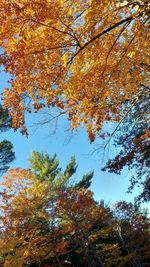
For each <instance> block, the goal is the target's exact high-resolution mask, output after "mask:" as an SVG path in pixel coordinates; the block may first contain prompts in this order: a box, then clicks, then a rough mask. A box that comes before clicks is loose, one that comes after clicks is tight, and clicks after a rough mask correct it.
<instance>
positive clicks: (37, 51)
mask: <svg viewBox="0 0 150 267" xmlns="http://www.w3.org/2000/svg"><path fill="white" fill-rule="evenodd" d="M148 15H149V1H147V0H138V1H134V0H132V1H128V0H127V1H124V0H123V1H117V0H106V1H99V0H82V1H80V0H77V1H74V2H72V1H70V0H68V1H61V0H56V1H51V0H43V1H41V0H36V1H34V2H33V1H31V0H28V1H27V0H17V1H14V0H11V1H10V0H2V1H1V3H0V23H1V30H0V33H1V42H0V45H1V48H2V50H1V51H2V52H1V59H0V62H1V64H2V65H3V66H4V68H5V70H6V72H8V73H9V74H10V76H11V79H10V81H9V82H10V86H9V88H6V89H5V92H4V98H5V106H6V107H7V108H9V113H10V115H11V116H12V118H13V121H12V123H13V127H14V128H16V129H18V128H21V131H22V132H26V128H25V126H24V124H25V117H24V115H25V112H31V111H32V110H33V109H34V110H35V111H38V110H39V109H40V108H42V107H43V106H48V107H49V106H52V107H57V108H59V109H61V110H63V111H64V112H65V113H67V114H68V119H69V120H70V121H71V127H72V128H76V127H78V126H79V125H80V124H83V125H85V126H86V129H87V133H88V135H89V138H90V140H91V141H93V140H94V138H95V135H96V134H97V133H98V132H99V131H100V130H101V127H102V125H103V123H104V122H106V121H118V120H120V109H121V108H122V103H123V102H124V101H126V100H128V99H131V98H132V99H133V98H134V97H135V96H136V94H137V93H138V92H139V91H140V85H141V84H146V83H147V78H148V64H149V63H148V56H147V51H148Z"/></svg>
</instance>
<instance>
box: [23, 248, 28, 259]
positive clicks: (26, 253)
mask: <svg viewBox="0 0 150 267" xmlns="http://www.w3.org/2000/svg"><path fill="white" fill-rule="evenodd" d="M28 256H29V251H28V250H25V252H24V253H23V258H24V259H25V258H27V257H28Z"/></svg>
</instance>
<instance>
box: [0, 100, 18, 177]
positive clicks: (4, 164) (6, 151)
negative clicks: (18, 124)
mask: <svg viewBox="0 0 150 267" xmlns="http://www.w3.org/2000/svg"><path fill="white" fill-rule="evenodd" d="M10 127H11V118H10V116H9V115H8V111H7V110H6V109H3V107H2V105H1V104H0V132H4V131H7V130H8V129H9V128H10ZM14 159H15V154H14V152H13V145H12V143H11V142H9V141H7V140H3V141H1V142H0V174H3V173H4V172H5V171H7V169H8V168H9V166H8V164H9V163H10V162H12V161H13V160H14Z"/></svg>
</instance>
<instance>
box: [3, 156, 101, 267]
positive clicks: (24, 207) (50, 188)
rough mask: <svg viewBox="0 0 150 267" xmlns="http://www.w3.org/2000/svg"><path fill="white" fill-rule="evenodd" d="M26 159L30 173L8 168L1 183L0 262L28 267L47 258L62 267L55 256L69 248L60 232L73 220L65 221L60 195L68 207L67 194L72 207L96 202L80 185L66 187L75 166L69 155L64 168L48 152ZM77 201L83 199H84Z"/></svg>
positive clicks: (68, 228)
mask: <svg viewBox="0 0 150 267" xmlns="http://www.w3.org/2000/svg"><path fill="white" fill-rule="evenodd" d="M37 158H38V159H39V162H37ZM30 162H31V164H32V168H33V172H32V171H31V170H30V169H27V170H22V169H19V168H18V169H13V170H10V171H9V172H8V173H7V175H6V176H5V177H4V180H3V183H2V185H3V188H4V190H3V192H2V193H1V229H2V230H1V239H0V254H1V264H2V266H15V265H16V264H17V266H18V267H19V266H23V265H24V264H29V265H30V266H32V265H33V264H39V263H40V262H41V263H42V262H43V264H44V263H46V262H49V263H51V265H52V264H56V266H58V264H60V266H61V261H60V259H61V257H62V255H66V253H67V252H66V251H67V247H68V241H67V239H66V238H65V237H64V235H65V234H67V233H68V231H73V228H72V227H74V225H73V224H72V222H69V221H68V220H69V218H68V219H67V220H66V218H65V217H66V215H65V214H63V211H62V208H61V207H59V205H60V203H61V197H63V198H64V199H63V201H64V203H63V204H64V205H68V204H69V207H70V205H73V203H72V201H71V197H73V196H74V197H75V199H74V201H75V203H74V205H75V206H76V209H79V207H80V205H81V206H82V205H83V206H85V207H86V206H87V207H86V209H88V211H90V212H92V207H94V206H93V205H94V203H95V202H94V200H93V199H92V195H91V193H90V192H87V189H84V186H83V187H82V188H81V187H80V189H78V190H77V189H73V187H71V188H72V189H71V188H70V189H69V187H68V186H69V185H68V186H67V182H68V180H69V179H70V177H71V176H72V174H73V173H74V172H75V170H76V163H75V159H74V158H72V159H71V161H70V163H69V164H68V165H67V167H66V169H65V171H64V172H61V169H60V168H59V167H58V160H57V159H56V157H52V158H50V157H49V156H48V155H47V154H40V153H36V152H34V153H33V156H32V157H31V159H30ZM41 163H42V164H41ZM43 175H45V178H44V176H43ZM86 177H87V176H86ZM89 177H90V178H89V179H88V180H90V179H91V174H90V175H89ZM83 180H84V181H85V176H84V177H83ZM77 184H78V183H76V184H75V186H74V187H76V186H77ZM80 200H84V201H83V204H82V203H80ZM67 202H68V204H67ZM65 203H66V204H65ZM71 203H72V204H71ZM90 204H91V205H92V206H91V205H90ZM69 207H68V208H69ZM72 208H73V206H72ZM76 209H73V212H75V213H76V212H77V210H76ZM80 210H81V207H80ZM68 212H69V211H68ZM82 212H83V207H82ZM86 213H87V211H86ZM70 214H71V213H70ZM83 214H84V213H83ZM89 215H90V214H89ZM90 220H92V218H91V219H90ZM89 224H90V222H89V223H88V225H89ZM69 225H70V227H69ZM59 258H60V259H59ZM99 262H100V260H99Z"/></svg>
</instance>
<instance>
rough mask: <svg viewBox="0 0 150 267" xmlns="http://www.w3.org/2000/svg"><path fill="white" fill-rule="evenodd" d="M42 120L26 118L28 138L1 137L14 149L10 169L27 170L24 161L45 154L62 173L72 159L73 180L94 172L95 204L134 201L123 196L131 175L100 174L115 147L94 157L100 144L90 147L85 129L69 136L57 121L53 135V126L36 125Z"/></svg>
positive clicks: (33, 116) (62, 121)
mask: <svg viewBox="0 0 150 267" xmlns="http://www.w3.org/2000/svg"><path fill="white" fill-rule="evenodd" d="M7 78H8V75H6V74H5V73H1V92H3V88H4V87H5V86H7ZM45 118H48V117H47V115H43V112H42V113H41V114H40V115H39V114H35V113H33V114H31V115H29V116H28V117H27V125H28V131H29V137H28V138H26V137H25V136H23V135H22V134H21V133H20V132H19V131H18V132H14V131H13V130H10V131H8V132H6V133H1V134H0V141H1V140H3V139H7V140H10V141H11V142H12V143H13V145H14V151H15V154H16V160H15V161H14V162H13V163H12V164H11V167H22V168H26V167H29V163H28V161H27V159H28V158H29V156H30V155H31V153H32V151H33V150H35V151H39V152H40V151H43V152H48V153H49V154H50V155H54V154H55V153H56V154H57V156H58V159H59V161H60V166H62V168H63V169H64V168H65V166H66V164H67V163H68V162H69V159H70V157H71V156H72V155H75V157H76V161H77V164H78V170H77V173H76V175H75V177H74V178H75V179H79V178H81V177H82V175H83V174H85V173H86V172H88V171H91V170H94V177H93V182H92V186H91V190H92V191H93V192H94V196H95V199H96V200H98V201H99V200H101V199H104V200H105V202H106V203H107V204H109V205H112V204H113V203H115V202H116V201H119V200H126V201H132V200H133V198H134V196H135V194H132V195H131V194H127V193H126V191H127V188H128V185H129V179H130V176H131V172H129V171H128V170H127V169H125V170H124V171H123V172H122V174H121V175H115V174H112V173H108V172H102V171H101V168H102V167H103V166H104V165H105V162H106V160H107V159H108V158H109V157H112V156H113V155H115V148H114V147H112V146H110V147H109V148H107V149H106V151H104V149H103V148H101V149H99V151H98V153H96V152H95V153H94V151H95V149H97V148H98V147H100V144H101V142H102V141H100V140H98V139H97V140H96V141H95V142H94V143H92V144H90V142H89V140H88V137H87V134H86V131H85V129H84V128H81V129H79V130H78V131H77V132H75V133H73V136H71V132H70V131H69V124H68V122H67V119H66V118H65V117H60V119H59V121H58V125H57V127H56V132H55V134H54V133H53V130H54V126H55V125H54V124H53V123H49V124H44V125H42V126H41V125H36V123H37V122H38V121H42V120H43V119H45ZM136 193H137V192H136Z"/></svg>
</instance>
